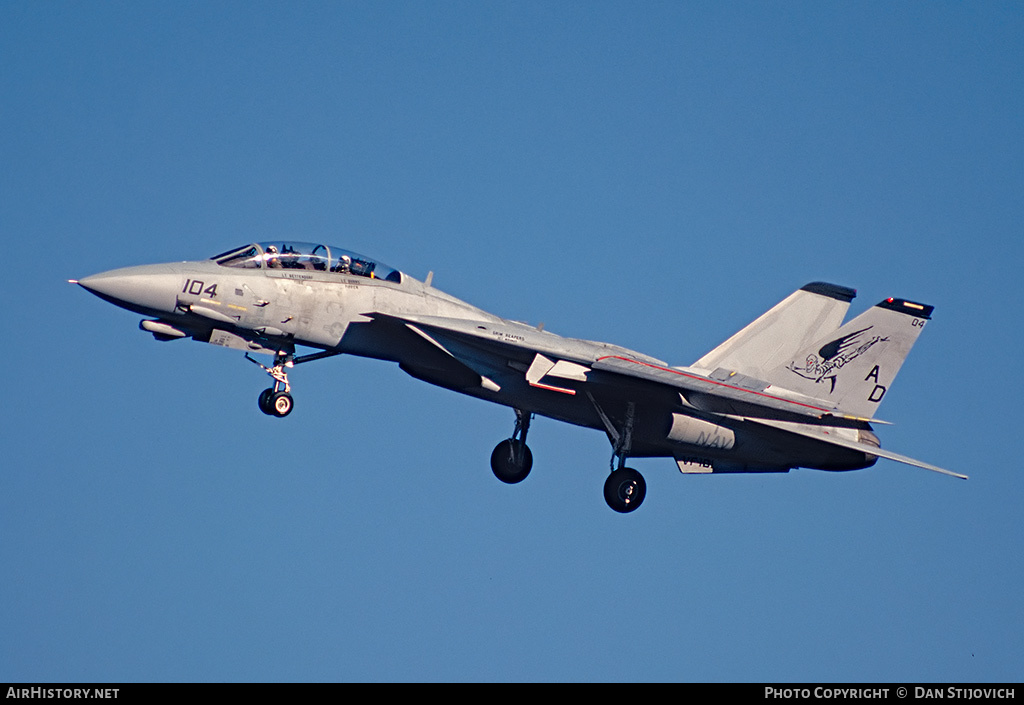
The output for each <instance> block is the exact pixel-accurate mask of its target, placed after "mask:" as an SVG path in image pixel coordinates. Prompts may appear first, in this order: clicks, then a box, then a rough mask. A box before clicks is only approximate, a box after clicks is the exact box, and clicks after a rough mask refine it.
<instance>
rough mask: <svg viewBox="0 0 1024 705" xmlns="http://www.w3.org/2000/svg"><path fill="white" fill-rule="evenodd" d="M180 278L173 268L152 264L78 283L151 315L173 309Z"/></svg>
mask: <svg viewBox="0 0 1024 705" xmlns="http://www.w3.org/2000/svg"><path fill="white" fill-rule="evenodd" d="M180 279H181V276H180V274H179V273H178V271H177V270H176V269H175V268H174V267H172V266H170V265H166V264H151V265H143V266H140V267H125V268H123V269H113V270H111V271H109V272H101V273H99V274H93V275H91V276H88V277H85V278H84V279H80V280H78V285H79V286H81V287H82V288H83V289H85V290H86V291H90V292H92V293H93V294H95V295H96V296H98V297H100V298H101V299H103V300H105V301H109V302H110V303H112V304H114V305H116V306H120V307H122V308H126V309H128V310H130V311H136V312H138V313H142V314H145V315H153V314H159V313H165V312H172V311H174V307H175V305H176V301H177V292H178V290H179V289H180V288H181V287H180Z"/></svg>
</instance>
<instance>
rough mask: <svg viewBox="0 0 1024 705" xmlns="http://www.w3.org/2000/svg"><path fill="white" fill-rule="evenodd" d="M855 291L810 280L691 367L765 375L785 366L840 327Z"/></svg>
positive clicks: (753, 375) (755, 375)
mask: <svg viewBox="0 0 1024 705" xmlns="http://www.w3.org/2000/svg"><path fill="white" fill-rule="evenodd" d="M856 295H857V292H856V291H854V290H853V289H850V288H848V287H845V286H838V285H837V284H826V283H824V282H811V283H810V284H808V285H806V286H804V287H802V288H800V289H798V290H797V291H794V292H793V293H792V294H790V295H789V296H787V297H786V298H785V299H783V300H782V301H780V302H779V303H777V304H776V305H775V306H773V307H772V308H771V309H769V310H768V311H767V312H765V313H763V314H762V315H761V316H760V317H758V318H757V319H756V320H755V321H754V322H753V323H751V324H750V325H748V326H747V327H746V328H744V329H743V330H741V331H740V332H738V333H736V334H735V335H733V336H732V337H731V338H729V339H728V340H726V341H725V342H724V343H722V344H721V345H719V346H718V347H717V348H715V349H714V350H712V351H711V352H709V353H708V354H706V355H705V356H704V357H702V358H701V359H700V360H698V361H697V362H695V363H694V367H700V368H702V369H705V370H714V369H717V368H719V367H724V368H726V369H728V370H735V371H736V372H741V373H743V374H745V375H750V376H752V377H759V378H760V377H764V375H765V373H766V372H767V371H768V370H772V369H774V368H775V367H777V366H779V365H785V364H786V363H787V362H789V361H790V360H791V359H792V357H793V355H795V354H797V353H798V352H800V351H801V350H803V349H804V348H805V347H806V346H807V345H809V344H810V343H812V342H814V341H815V340H818V339H819V338H820V337H821V336H824V335H827V334H829V333H831V332H833V331H835V330H836V329H837V328H839V324H840V323H842V322H843V317H844V316H845V315H846V310H847V309H848V308H849V307H850V301H852V300H853V297H855V296H856ZM783 386H785V385H783Z"/></svg>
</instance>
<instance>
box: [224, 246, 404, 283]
mask: <svg viewBox="0 0 1024 705" xmlns="http://www.w3.org/2000/svg"><path fill="white" fill-rule="evenodd" d="M210 259H212V260H215V261H216V262H217V264H219V265H221V266H222V267H238V268H241V269H306V270H309V271H314V272H327V273H333V274H348V275H355V276H360V277H369V278H370V279H383V280H384V281H389V282H395V283H396V284H401V283H402V273H401V272H399V271H398V270H397V269H392V268H391V267H389V266H387V265H386V264H383V263H381V262H377V261H375V260H372V259H370V258H369V257H364V256H363V255H360V254H357V253H355V252H351V251H350V250H343V249H341V248H340V247H334V246H333V245H316V244H313V243H309V242H254V243H252V244H250V245H246V246H244V247H238V248H235V249H234V250H228V251H227V252H225V253H223V254H219V255H216V256H215V257H211V258H210Z"/></svg>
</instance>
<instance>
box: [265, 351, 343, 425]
mask: <svg viewBox="0 0 1024 705" xmlns="http://www.w3.org/2000/svg"><path fill="white" fill-rule="evenodd" d="M340 354H341V353H340V352H338V351H334V350H326V351H324V352H319V353H313V354H312V355H302V356H300V357H295V353H294V352H292V351H289V350H278V351H277V353H276V354H275V355H274V365H273V367H267V366H266V365H264V364H263V363H261V362H259V361H258V360H254V359H253V358H251V357H249V353H246V354H245V359H246V360H248V361H249V362H251V363H253V364H254V365H257V366H259V367H260V368H262V369H263V371H264V372H266V373H267V374H268V375H270V377H271V378H272V379H273V380H274V386H273V387H269V388H268V389H264V390H263V391H262V392H260V398H259V406H260V411H262V412H263V413H264V414H266V415H267V416H276V417H278V418H284V417H285V416H287V415H288V414H290V413H292V409H293V408H294V407H295V401H294V400H293V399H292V394H291V391H292V387H291V385H290V384H289V383H288V372H287V369H288V368H290V367H295V365H298V364H300V363H303V362H311V361H313V360H319V359H321V358H324V357H333V356H334V355H340Z"/></svg>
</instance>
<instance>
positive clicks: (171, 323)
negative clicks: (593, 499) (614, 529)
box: [72, 242, 966, 512]
mask: <svg viewBox="0 0 1024 705" xmlns="http://www.w3.org/2000/svg"><path fill="white" fill-rule="evenodd" d="M432 278H433V277H432V275H428V276H427V278H426V281H422V282H421V281H417V280H416V279H413V278H412V277H410V276H408V275H406V274H404V273H402V272H399V271H398V270H396V269H392V268H391V267H388V266H387V265H385V264H383V263H382V262H379V261H376V260H373V259H371V258H369V257H364V256H363V255H359V254H356V253H355V252H350V251H348V250H343V249H341V248H338V247H333V246H328V245H321V244H310V243H299V242H260V243H253V244H249V245H245V246H244V247H239V248H236V249H233V250H230V251H228V252H225V253H224V254H220V255H217V256H216V257H212V258H211V259H209V260H202V261H194V262H180V263H173V264H154V265H144V266H138V267H128V268H124V269H116V270H113V271H109V272H104V273H102V274H95V275H93V276H90V277H86V278H85V279H82V280H81V281H75V280H72V282H73V283H77V284H80V285H81V286H83V287H84V288H86V289H88V290H89V291H91V292H92V293H94V294H96V295H97V296H99V297H100V298H102V299H104V300H106V301H109V302H110V303H113V304H115V305H117V306H120V307H122V308H125V309H128V310H129V311H133V312H135V313H138V314H141V315H143V316H146V318H145V319H144V320H143V321H142V322H141V324H140V327H141V328H142V330H145V331H148V332H150V333H152V334H153V336H154V337H155V338H156V339H157V340H161V341H169V340H177V339H182V338H191V339H192V340H197V341H200V342H204V343H212V344H214V345H220V346H224V347H228V348H235V349H238V350H243V351H245V353H246V355H245V356H246V358H248V359H249V360H250V361H251V362H254V363H256V364H257V365H259V366H260V367H261V368H263V370H265V371H266V372H267V373H268V374H269V375H270V377H271V378H272V379H273V386H271V387H269V388H268V389H266V390H264V391H263V392H262V393H261V394H260V396H259V407H260V409H261V410H262V411H263V412H264V413H266V414H268V415H269V416H275V417H284V416H287V415H288V414H289V413H291V411H292V408H293V403H294V402H293V399H292V394H291V392H292V389H291V384H290V382H289V379H288V372H289V370H291V368H292V367H294V366H295V365H298V364H302V363H306V362H310V361H312V360H319V359H323V358H326V357H331V356H334V355H341V354H349V355H361V356H364V357H371V358H377V359H381V360H388V361H391V362H397V363H398V366H399V368H400V369H402V370H404V371H405V372H407V373H408V374H410V375H412V376H413V377H416V378H417V379H421V380H423V381H425V382H429V383H431V384H436V385H438V386H441V387H445V388H447V389H451V390H454V391H456V392H461V393H463V394H467V395H469V396H473V397H478V398H480V399H485V400H487V401H492V402H496V403H498V404H503V405H505V406H509V407H511V408H512V409H513V410H514V411H515V427H514V430H513V432H512V435H511V437H510V438H508V439H506V440H503V441H502V442H500V443H499V444H498V445H497V447H496V448H495V449H494V452H493V453H492V455H491V468H492V470H493V471H494V474H495V475H496V476H497V477H498V479H500V480H502V481H503V482H507V483H516V482H521V481H522V480H523V479H525V478H526V476H527V475H528V474H529V472H530V469H531V467H532V465H533V457H532V453H531V452H530V449H529V447H528V446H527V445H526V435H527V432H528V431H529V429H530V421H531V419H532V418H533V417H534V415H537V414H539V415H541V416H546V417H549V418H553V419H557V420H559V421H565V422H568V423H571V424H576V425H578V426H585V427H588V428H594V429H598V430H600V431H604V432H605V433H606V434H607V436H608V439H609V441H610V442H611V445H612V458H611V466H610V473H609V475H608V478H607V480H606V482H605V486H604V495H605V499H606V500H607V502H608V505H609V506H610V507H611V508H612V509H614V510H615V511H618V512H631V511H633V510H635V509H636V508H637V507H639V506H640V503H641V502H643V500H644V495H645V494H646V483H645V482H644V478H643V476H641V475H640V473H638V472H637V471H636V470H634V469H632V468H628V467H626V461H627V459H628V458H631V457H634V458H635V457H668V458H673V459H674V460H675V462H676V464H677V465H678V467H679V470H680V471H681V472H682V473H759V472H787V471H789V470H790V469H791V468H796V467H805V468H814V469H818V470H857V469H860V468H866V467H869V466H871V465H874V464H875V462H876V461H877V459H878V458H887V459H889V460H895V461H897V462H901V463H906V464H909V465H915V466H918V467H921V468H926V469H928V470H933V471H935V472H940V473H944V474H947V475H952V476H954V477H961V478H965V479H966V476H964V475H959V474H957V473H954V472H951V471H949V470H944V469H942V468H938V467H935V466H934V465H929V464H928V463H923V462H920V461H918V460H914V459H912V458H908V457H906V456H903V455H899V454H897V453H893V452H890V451H887V450H882V448H881V447H880V443H879V440H878V437H877V436H876V435H875V433H874V432H873V430H872V425H871V424H872V423H880V422H878V421H877V419H875V418H874V415H875V411H876V409H877V408H878V405H879V403H880V402H881V401H882V399H883V398H884V397H885V396H886V394H887V393H888V391H889V389H890V387H891V386H892V382H893V379H894V378H895V377H896V373H897V372H898V371H899V369H900V366H901V365H902V364H903V360H904V358H905V357H906V355H907V353H908V352H909V351H910V348H911V346H912V345H913V344H914V341H915V340H916V339H917V336H918V335H919V334H920V332H921V330H922V329H923V328H924V326H925V324H926V323H927V322H928V320H929V319H930V318H931V313H932V307H931V306H926V305H924V304H919V303H914V302H913V301H907V300H905V299H895V298H890V299H885V300H884V301H882V302H881V303H879V304H878V305H876V306H874V307H872V308H871V309H869V310H868V311H866V312H864V313H862V314H861V315H859V316H857V317H856V318H854V319H853V320H851V321H849V322H848V323H846V324H842V320H843V317H844V316H845V314H846V311H847V309H848V308H849V305H850V301H851V300H852V299H853V297H854V296H855V293H856V292H855V291H854V290H853V289H849V288H846V287H843V286H837V285H835V284H825V283H821V282H814V283H811V284H808V285H806V286H804V287H802V288H800V289H799V290H797V291H796V292H794V293H793V294H791V295H790V296H788V297H787V298H786V299H784V300H783V301H781V302H780V303H779V304H777V305H776V306H775V307H773V308H772V309H770V310H769V311H768V312H767V313H765V314H764V315H762V316H761V317H759V318H758V319H757V320H755V321H754V322H753V323H751V324H750V325H748V326H747V327H746V328H744V329H742V330H741V331H739V332H738V333H736V334H735V335H734V336H732V337H731V338H729V339H728V340H727V341H725V342H724V343H722V344H721V345H719V346H718V347H717V348H715V349H714V350H712V351H711V352H709V353H708V354H706V355H705V356H704V357H702V358H701V359H699V360H697V361H696V362H695V363H694V364H693V365H691V366H688V367H676V366H671V365H669V364H668V363H666V362H663V361H662V360H658V359H656V358H653V357H649V356H648V355H644V354H642V353H638V352H635V351H633V350H627V349H625V348H621V347H618V346H615V345H610V344H608V343H599V342H593V341H589V340H578V339H575V338H564V337H562V336H559V335H555V334H554V333H551V332H549V331H546V330H543V327H542V326H536V327H534V326H529V325H527V324H524V323H519V322H516V321H509V320H506V319H504V318H499V317H498V316H494V315H492V314H490V313H487V312H486V311H483V310H481V309H478V308H476V307H474V306H471V305H470V304H467V303H465V302H463V301H460V300H459V299H456V298H454V297H452V296H449V295H448V294H445V293H444V292H442V291H439V290H438V289H435V288H434V287H433V286H431V280H432ZM297 346H305V347H306V348H309V349H311V350H312V351H315V352H308V353H307V354H301V355H299V354H296V349H297ZM250 353H263V354H266V355H269V356H271V359H272V362H271V363H270V364H269V365H264V364H263V363H261V362H258V361H257V360H256V359H254V358H253V357H251V356H250ZM881 423H884V422H881Z"/></svg>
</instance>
